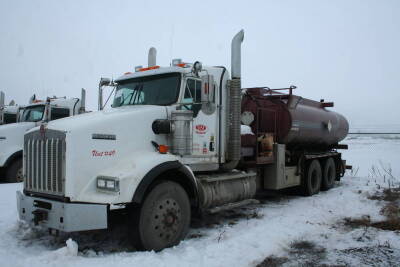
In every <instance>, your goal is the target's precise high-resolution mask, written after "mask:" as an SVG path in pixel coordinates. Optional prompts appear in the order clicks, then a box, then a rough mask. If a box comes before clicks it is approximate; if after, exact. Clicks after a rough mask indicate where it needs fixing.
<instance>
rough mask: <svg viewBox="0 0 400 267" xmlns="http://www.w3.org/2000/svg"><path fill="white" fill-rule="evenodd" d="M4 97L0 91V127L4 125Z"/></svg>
mask: <svg viewBox="0 0 400 267" xmlns="http://www.w3.org/2000/svg"><path fill="white" fill-rule="evenodd" d="M4 98H5V95H4V92H3V91H0V125H2V124H3V123H4V101H5V99H4Z"/></svg>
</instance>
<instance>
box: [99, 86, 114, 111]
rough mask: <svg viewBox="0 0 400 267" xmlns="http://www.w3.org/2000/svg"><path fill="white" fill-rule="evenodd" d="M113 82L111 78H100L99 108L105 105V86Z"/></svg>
mask: <svg viewBox="0 0 400 267" xmlns="http://www.w3.org/2000/svg"><path fill="white" fill-rule="evenodd" d="M110 84H111V80H110V79H109V78H100V82H99V96H98V109H99V110H102V109H103V108H104V106H103V86H107V85H110Z"/></svg>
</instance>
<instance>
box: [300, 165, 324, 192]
mask: <svg viewBox="0 0 400 267" xmlns="http://www.w3.org/2000/svg"><path fill="white" fill-rule="evenodd" d="M302 178H303V181H302V182H303V185H302V189H303V190H302V191H303V194H304V195H305V196H312V195H315V194H318V193H319V190H320V188H321V178H322V171H321V164H320V163H319V161H318V160H317V159H314V160H312V161H311V162H310V163H309V164H308V166H307V170H306V173H305V175H304V176H303V177H302Z"/></svg>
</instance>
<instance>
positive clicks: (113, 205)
mask: <svg viewBox="0 0 400 267" xmlns="http://www.w3.org/2000/svg"><path fill="white" fill-rule="evenodd" d="M243 38H244V32H243V31H240V32H239V33H237V34H236V35H235V37H234V38H233V40H232V51H231V53H232V54H231V55H232V58H231V73H229V72H228V71H227V69H226V68H225V67H223V66H202V64H201V63H200V62H198V61H196V62H195V63H193V64H192V63H184V62H182V61H181V60H178V59H176V60H173V61H172V64H171V66H168V67H160V66H157V65H156V51H155V49H150V52H149V60H148V67H144V68H143V67H142V66H138V67H136V68H135V71H134V72H128V73H125V74H124V75H123V76H121V77H120V78H118V79H117V80H115V81H111V80H109V79H101V80H100V84H99V91H100V93H99V109H100V110H99V111H97V112H92V113H88V114H84V115H81V116H76V117H72V118H66V119H63V120H58V121H52V122H50V123H44V124H42V126H40V127H36V128H35V129H32V130H30V131H29V132H27V133H26V134H25V137H24V138H25V140H24V190H23V192H17V208H18V214H19V217H20V219H21V220H24V221H27V222H29V223H34V224H37V225H41V226H43V227H46V228H49V230H50V232H52V233H56V232H58V231H63V232H77V231H88V230H95V229H106V228H108V226H109V225H108V222H109V218H110V216H112V213H113V212H114V211H115V210H120V209H125V211H126V213H127V214H129V228H130V230H131V231H130V235H127V237H128V238H130V240H131V241H132V242H133V243H134V245H135V247H136V248H138V249H146V250H155V251H159V250H161V249H163V248H165V247H170V246H174V245H176V244H178V243H179V242H180V240H182V239H183V238H184V237H185V235H186V233H187V231H188V228H189V225H190V220H191V216H192V215H193V214H198V213H203V212H211V213H213V212H218V211H221V210H225V209H231V208H235V207H239V206H242V205H246V204H249V203H254V202H255V201H256V199H255V198H256V197H257V195H258V193H260V194H262V193H265V191H266V190H270V189H274V190H279V189H283V188H289V187H299V188H301V189H302V192H303V193H304V194H305V195H313V194H317V193H318V192H319V191H320V190H329V189H330V188H331V187H332V186H333V185H334V182H335V180H339V179H340V177H341V176H342V175H343V174H344V170H345V168H346V165H345V162H344V161H343V160H342V158H341V153H339V152H337V150H336V149H338V148H340V147H341V148H344V145H339V144H338V142H340V141H341V140H343V138H344V137H345V136H346V134H347V132H348V123H347V121H346V119H345V118H344V117H343V116H341V115H340V114H337V113H335V112H331V111H330V110H327V109H326V108H327V107H332V106H333V103H332V102H324V101H313V100H310V99H305V98H302V97H300V96H296V95H293V94H292V90H293V89H295V87H290V88H284V90H288V91H289V93H288V94H285V93H281V92H280V91H279V90H282V89H275V90H272V89H269V88H266V87H256V88H247V89H243V88H242V87H241V43H242V41H243ZM257 71H262V69H260V70H257ZM109 85H111V86H114V89H115V96H114V101H113V104H112V107H111V109H107V110H102V107H103V106H104V105H103V103H102V102H103V101H102V88H103V86H109ZM243 126H246V127H247V128H251V130H250V131H248V132H249V134H246V135H242V134H241V128H242V127H243Z"/></svg>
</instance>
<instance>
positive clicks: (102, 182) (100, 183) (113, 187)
mask: <svg viewBox="0 0 400 267" xmlns="http://www.w3.org/2000/svg"><path fill="white" fill-rule="evenodd" d="M97 188H98V189H101V190H107V191H113V192H118V191H119V180H118V178H116V177H109V176H99V177H97Z"/></svg>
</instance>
